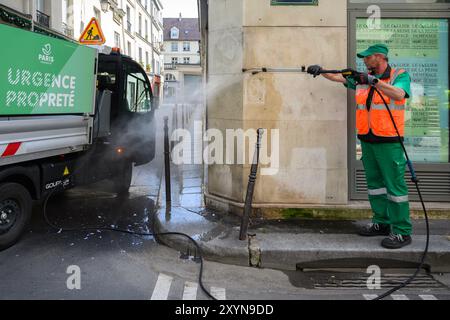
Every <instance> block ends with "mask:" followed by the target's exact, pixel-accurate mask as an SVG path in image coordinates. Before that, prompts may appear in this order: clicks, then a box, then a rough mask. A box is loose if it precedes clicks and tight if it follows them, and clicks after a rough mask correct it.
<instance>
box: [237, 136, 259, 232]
mask: <svg viewBox="0 0 450 320" xmlns="http://www.w3.org/2000/svg"><path fill="white" fill-rule="evenodd" d="M257 132H258V139H257V142H256V150H255V154H254V155H253V162H252V166H251V169H250V175H249V179H248V185H247V194H246V196H245V205H244V214H243V215H242V221H241V230H240V232H239V240H246V239H247V230H248V223H249V220H250V212H251V210H252V202H253V191H254V190H255V183H256V174H257V172H258V164H259V149H260V147H261V139H262V135H263V133H264V129H258V131H257Z"/></svg>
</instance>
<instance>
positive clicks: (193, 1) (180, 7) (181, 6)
mask: <svg viewBox="0 0 450 320" xmlns="http://www.w3.org/2000/svg"><path fill="white" fill-rule="evenodd" d="M161 2H162V4H163V7H164V9H163V17H164V18H177V17H178V16H179V14H180V12H181V14H182V16H183V17H185V18H197V17H198V12H197V0H161Z"/></svg>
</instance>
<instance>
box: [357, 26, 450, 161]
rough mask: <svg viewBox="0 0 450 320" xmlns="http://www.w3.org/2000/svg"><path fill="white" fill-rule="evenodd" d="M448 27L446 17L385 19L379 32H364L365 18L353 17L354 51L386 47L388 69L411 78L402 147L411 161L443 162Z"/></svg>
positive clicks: (361, 64)
mask: <svg viewBox="0 0 450 320" xmlns="http://www.w3.org/2000/svg"><path fill="white" fill-rule="evenodd" d="M371 27H373V25H372V26H371ZM448 29H449V20H448V19H431V18H430V19H409V18H408V19H406V18H400V19H391V18H389V19H388V18H386V19H382V20H381V25H380V27H379V28H376V27H375V28H369V26H368V23H367V19H357V35H356V39H357V52H360V51H363V50H365V49H367V47H368V46H370V45H371V44H374V43H380V42H381V43H386V44H387V45H388V46H389V49H390V52H389V59H390V60H389V63H390V65H391V66H393V67H394V68H402V69H405V70H406V71H408V72H409V74H410V75H411V78H412V82H411V91H412V98H411V99H408V103H407V108H406V114H405V145H406V148H407V149H408V152H409V154H410V158H411V160H413V161H415V162H440V163H448V162H449V64H448V57H449V33H448ZM357 67H358V70H361V71H362V70H366V67H365V65H364V62H363V60H362V59H358V58H357ZM357 143H358V145H357V158H358V159H360V157H361V150H360V145H359V141H358V142H357Z"/></svg>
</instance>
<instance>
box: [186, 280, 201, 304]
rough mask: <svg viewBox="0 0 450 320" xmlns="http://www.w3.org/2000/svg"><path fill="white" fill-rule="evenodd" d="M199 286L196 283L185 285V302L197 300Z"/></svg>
mask: <svg viewBox="0 0 450 320" xmlns="http://www.w3.org/2000/svg"><path fill="white" fill-rule="evenodd" d="M197 289H198V285H197V283H195V282H186V283H185V284H184V291H183V300H196V299H197Z"/></svg>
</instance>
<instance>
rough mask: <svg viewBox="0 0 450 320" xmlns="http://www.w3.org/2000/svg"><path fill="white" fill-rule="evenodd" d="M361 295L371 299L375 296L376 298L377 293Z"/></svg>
mask: <svg viewBox="0 0 450 320" xmlns="http://www.w3.org/2000/svg"><path fill="white" fill-rule="evenodd" d="M363 297H364V299H366V300H373V299H375V298H378V295H376V294H363Z"/></svg>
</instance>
